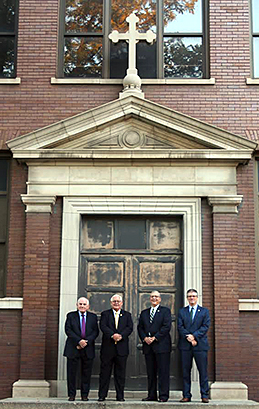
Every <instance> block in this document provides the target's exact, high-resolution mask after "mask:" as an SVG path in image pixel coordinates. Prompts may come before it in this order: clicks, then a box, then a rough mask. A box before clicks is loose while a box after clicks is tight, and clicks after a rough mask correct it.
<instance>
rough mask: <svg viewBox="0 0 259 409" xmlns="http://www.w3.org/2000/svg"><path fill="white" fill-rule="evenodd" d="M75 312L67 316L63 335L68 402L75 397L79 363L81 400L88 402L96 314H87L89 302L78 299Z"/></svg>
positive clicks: (95, 336) (97, 331) (95, 334)
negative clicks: (79, 365) (65, 337)
mask: <svg viewBox="0 0 259 409" xmlns="http://www.w3.org/2000/svg"><path fill="white" fill-rule="evenodd" d="M76 306H77V311H71V312H69V313H68V314H67V319H66V323H65V333H66V335H67V340H66V345H65V350H64V356H66V357H67V391H68V400H69V401H74V400H75V396H76V374H77V368H78V364H79V361H81V399H82V400H83V401H87V400H88V393H89V390H90V380H91V374H92V367H93V359H94V357H95V346H94V341H95V339H96V338H97V336H98V334H99V328H98V324H97V316H96V314H94V313H92V312H89V311H88V310H89V307H90V306H89V301H88V299H87V298H85V297H80V298H79V299H78V301H77V303H76Z"/></svg>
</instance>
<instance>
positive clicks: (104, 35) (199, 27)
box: [59, 0, 209, 78]
mask: <svg viewBox="0 0 259 409" xmlns="http://www.w3.org/2000/svg"><path fill="white" fill-rule="evenodd" d="M62 2H63V3H62V5H63V7H62V10H63V15H62V16H61V18H62V23H61V37H62V41H61V42H62V47H61V48H62V52H61V53H60V64H59V65H60V72H59V76H61V77H82V78H90V77H97V78H123V77H124V76H125V74H126V69H127V68H128V45H127V43H126V42H124V41H119V42H118V43H117V44H114V43H112V42H111V41H110V40H109V39H108V35H109V33H110V32H111V31H112V30H118V31H119V32H126V31H127V30H128V24H127V22H126V17H127V16H129V15H130V14H131V13H132V12H134V13H136V15H137V16H138V18H139V23H138V26H137V29H138V30H139V31H143V32H145V31H147V30H148V29H151V30H152V31H154V32H155V33H156V35H157V39H156V42H154V43H153V44H152V45H150V44H148V43H147V42H145V41H140V42H139V43H138V44H137V69H138V72H139V75H140V77H142V78H208V76H209V74H208V44H207V41H208V36H207V18H206V16H207V14H208V10H207V9H208V0H62Z"/></svg>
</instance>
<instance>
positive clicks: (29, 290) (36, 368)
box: [20, 213, 50, 379]
mask: <svg viewBox="0 0 259 409" xmlns="http://www.w3.org/2000/svg"><path fill="white" fill-rule="evenodd" d="M49 234H50V215H49V214H46V213H27V215H26V244H25V263H24V283H23V318H22V342H21V371H20V378H21V379H45V347H46V326H47V310H48V283H49V281H48V280H49V250H50V238H49ZM35 363H37V364H36V365H35Z"/></svg>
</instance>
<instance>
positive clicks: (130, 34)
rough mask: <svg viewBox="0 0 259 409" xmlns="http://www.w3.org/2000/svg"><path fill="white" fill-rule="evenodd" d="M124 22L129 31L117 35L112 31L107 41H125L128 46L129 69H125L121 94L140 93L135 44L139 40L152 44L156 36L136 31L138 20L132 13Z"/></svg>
mask: <svg viewBox="0 0 259 409" xmlns="http://www.w3.org/2000/svg"><path fill="white" fill-rule="evenodd" d="M126 21H127V23H129V30H128V31H127V32H126V33H119V32H118V31H117V30H113V31H112V32H111V33H110V34H109V39H110V40H112V42H113V43H118V41H120V40H126V41H127V43H128V44H129V51H128V64H129V68H128V69H127V75H126V77H125V78H124V80H123V85H124V90H123V92H125V91H129V90H131V92H132V91H134V90H135V92H137V93H141V89H140V88H141V79H140V78H139V76H138V70H137V68H136V44H137V43H138V42H139V41H140V40H145V41H147V42H148V43H151V44H152V43H153V41H154V40H155V39H156V34H155V33H153V31H151V30H148V31H147V32H146V33H139V32H138V31H137V29H136V23H137V22H138V21H139V18H138V17H137V16H136V14H134V13H131V14H130V15H129V16H128V17H127V18H126ZM141 94H142V93H141Z"/></svg>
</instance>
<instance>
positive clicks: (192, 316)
mask: <svg viewBox="0 0 259 409" xmlns="http://www.w3.org/2000/svg"><path fill="white" fill-rule="evenodd" d="M190 315H191V321H193V318H194V307H192V308H191V313H190Z"/></svg>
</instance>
